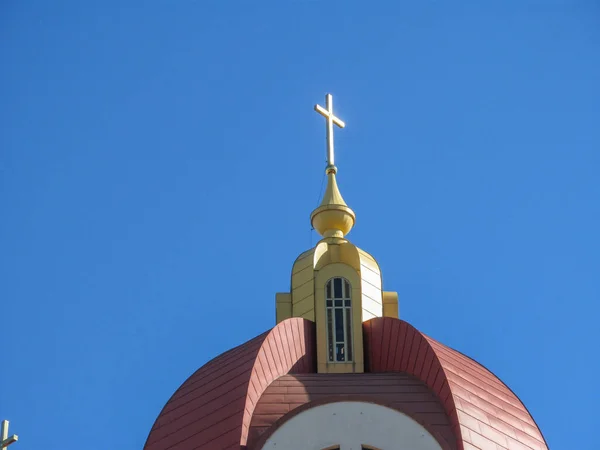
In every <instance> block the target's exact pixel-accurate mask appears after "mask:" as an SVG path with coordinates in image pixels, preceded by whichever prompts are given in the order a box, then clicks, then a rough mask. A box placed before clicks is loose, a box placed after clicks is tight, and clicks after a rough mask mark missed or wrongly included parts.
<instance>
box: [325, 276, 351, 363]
mask: <svg viewBox="0 0 600 450" xmlns="http://www.w3.org/2000/svg"><path fill="white" fill-rule="evenodd" d="M337 280H340V281H339V283H341V288H340V289H339V290H340V291H341V295H339V296H338V295H336V291H337V289H336V287H337V286H336V285H337V283H336V281H337ZM338 302H340V303H339V304H337V303H338ZM336 311H340V312H341V316H342V329H343V330H342V332H343V339H342V340H341V341H340V340H338V336H337V331H338V329H337V326H338V323H337V320H336V316H337V314H336ZM352 320H353V313H352V284H350V281H349V280H348V279H346V278H344V277H339V276H338V277H332V278H330V279H328V280H327V282H326V283H325V323H326V329H327V333H326V338H327V362H328V363H329V364H333V363H336V364H343V363H351V362H353V360H354V342H353V341H354V333H353V328H352ZM339 345H341V346H342V354H343V360H341V361H340V360H338V346H339Z"/></svg>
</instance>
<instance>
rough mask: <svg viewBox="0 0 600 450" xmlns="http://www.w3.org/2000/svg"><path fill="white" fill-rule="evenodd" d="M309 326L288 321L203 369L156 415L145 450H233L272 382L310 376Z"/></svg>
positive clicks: (243, 441)
mask: <svg viewBox="0 0 600 450" xmlns="http://www.w3.org/2000/svg"><path fill="white" fill-rule="evenodd" d="M314 335H315V331H314V323H313V322H310V321H308V320H306V319H299V318H293V319H288V320H285V321H283V322H281V323H279V324H278V325H277V326H276V327H275V328H273V329H271V330H270V331H268V332H266V333H263V334H261V335H260V336H257V337H256V338H254V339H252V340H250V341H248V342H246V343H245V344H242V345H240V346H239V347H236V348H234V349H232V350H229V351H228V352H225V353H223V354H222V355H220V356H218V357H216V358H215V359H213V360H212V361H210V362H208V363H207V364H205V365H204V366H203V367H202V368H200V369H199V370H198V371H196V372H195V373H194V374H193V375H192V376H191V377H189V378H188V379H187V380H186V381H185V382H184V383H183V384H182V385H181V387H180V388H179V389H178V390H177V391H176V392H175V393H174V394H173V396H172V397H171V399H170V400H169V401H168V402H167V404H166V405H165V407H164V408H163V410H162V411H161V413H160V414H159V416H158V418H157V419H156V422H155V423H154V426H153V427H152V430H151V431H150V434H149V435H148V439H147V440H146V444H145V446H144V449H145V450H167V449H170V450H183V449H185V450H187V449H206V450H208V449H211V450H215V449H219V450H225V449H237V450H239V448H240V445H245V444H246V438H247V435H248V428H249V426H250V420H251V418H252V413H253V411H254V406H255V404H256V402H257V401H258V399H259V398H260V396H261V395H262V393H263V391H264V390H265V389H266V388H267V386H269V385H270V384H271V382H272V381H273V380H275V379H276V378H278V377H280V376H281V375H285V374H287V373H311V372H314V371H315V367H314V361H315V359H316V358H315V350H314Z"/></svg>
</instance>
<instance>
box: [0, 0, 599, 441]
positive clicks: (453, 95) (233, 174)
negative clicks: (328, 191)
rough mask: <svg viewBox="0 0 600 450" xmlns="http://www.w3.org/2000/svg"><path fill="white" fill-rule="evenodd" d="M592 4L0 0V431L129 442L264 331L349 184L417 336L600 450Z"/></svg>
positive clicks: (357, 236) (363, 242)
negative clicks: (313, 222) (330, 97)
mask: <svg viewBox="0 0 600 450" xmlns="http://www.w3.org/2000/svg"><path fill="white" fill-rule="evenodd" d="M599 21H600V6H599V5H598V3H597V2H595V1H593V0H589V1H584V0H580V1H577V0H574V1H566V0H564V1H552V0H551V1H541V0H536V1H533V0H520V1H503V2H498V1H496V2H479V1H463V2H460V3H459V2H433V1H426V2H396V1H387V2H384V1H374V2H365V1H361V2H358V1H344V2H342V1H336V0H333V1H327V2H326V1H321V0H278V1H275V0H272V1H267V0H256V1H252V2H249V1H242V0H220V1H216V0H202V1H201V0H196V1H192V0H170V1H167V0H155V1H144V2H131V1H104V2H82V1H75V0H72V1H66V0H65V1H55V2H50V1H47V0H38V1H20V2H17V1H4V2H2V5H1V6H0V63H1V65H2V70H0V86H1V88H0V89H1V93H2V94H1V98H2V102H1V104H0V123H1V127H2V132H1V133H0V170H1V176H0V208H1V212H0V217H1V220H0V300H1V303H0V305H1V310H2V342H3V345H2V348H3V351H2V356H1V358H2V371H0V418H6V419H9V420H11V431H13V432H15V433H18V434H19V435H20V441H19V443H18V444H16V445H15V448H17V449H19V450H33V449H40V448H45V449H54V448H57V449H58V448H60V449H61V450H71V449H73V450H76V449H77V450H79V449H82V448H85V449H89V450H95V449H105V448H107V447H110V448H124V449H129V448H131V449H139V448H141V446H142V445H143V443H144V441H145V439H146V436H147V433H148V432H149V430H150V427H151V426H152V423H153V421H154V419H155V418H156V416H157V415H158V413H159V411H160V409H161V408H162V406H163V405H164V403H165V402H166V401H167V399H168V398H169V396H170V395H171V394H172V393H173V392H174V390H175V389H176V388H177V387H178V386H179V385H180V383H181V382H183V381H184V379H185V378H186V377H187V376H188V375H189V374H190V373H191V372H193V371H194V370H196V369H197V368H198V367H200V366H201V365H202V364H204V363H205V362H206V361H207V360H208V359H210V358H212V357H214V356H215V355H217V354H219V353H221V352H223V351H225V350H227V349H229V348H231V347H232V346H234V345H237V344H240V343H242V342H245V341H246V340H248V339H250V338H252V337H254V336H255V335H257V334H259V333H261V332H262V331H264V330H266V329H269V328H270V327H271V326H273V324H274V315H275V312H274V311H275V310H274V301H275V292H277V291H286V290H288V288H289V282H290V269H291V265H292V262H293V261H294V259H295V258H296V256H297V255H298V254H299V253H300V252H302V251H303V250H306V249H307V248H309V247H310V246H312V245H314V243H315V242H316V241H317V236H316V235H315V233H314V232H311V229H310V223H309V214H310V212H311V211H312V209H314V207H315V206H316V205H317V203H318V197H319V193H320V188H321V183H322V180H323V169H324V158H325V147H324V124H323V119H322V118H321V117H320V116H319V115H317V114H316V113H315V112H314V111H313V110H312V108H313V105H314V104H315V103H317V102H319V103H322V102H323V100H324V95H325V93H326V92H332V93H333V94H334V99H335V106H336V109H337V112H338V114H339V116H340V117H341V118H342V119H343V120H345V121H346V124H347V126H346V128H345V129H344V130H342V131H339V132H337V134H336V163H337V165H338V167H339V174H338V181H339V184H340V188H341V190H342V193H343V195H344V197H345V199H346V201H347V203H348V204H349V205H350V206H351V207H352V208H353V209H354V211H355V212H356V214H357V224H356V227H355V228H354V230H353V231H352V232H351V234H350V235H349V238H350V239H351V240H352V241H353V242H354V243H356V244H357V245H359V246H360V247H362V248H364V249H365V250H367V251H369V252H370V253H371V254H373V255H374V256H375V257H376V258H377V259H378V260H379V262H380V264H381V267H382V270H383V279H384V288H385V289H386V290H394V291H398V293H399V297H400V314H401V318H403V319H405V320H407V321H409V322H410V323H412V324H413V325H415V326H416V327H417V328H419V329H420V330H421V331H423V332H425V333H427V334H429V335H431V336H432V337H434V338H436V339H438V340H440V341H442V342H444V343H445V344H447V345H450V346H452V347H454V348H456V349H458V350H460V351H462V352H463V353H466V354H468V355H469V356H472V357H473V358H475V359H477V360H478V361H480V362H481V363H483V364H484V365H486V366H487V367H488V368H490V369H491V370H492V371H493V372H494V373H496V374H497V375H498V376H499V377H501V378H502V379H503V380H504V381H505V382H506V383H507V384H508V385H509V386H510V387H511V388H512V389H513V390H514V391H515V392H516V393H517V394H518V395H519V396H520V398H521V399H522V400H523V401H524V403H525V404H526V406H527V407H528V408H529V410H530V411H531V413H532V414H533V416H534V418H535V419H536V421H537V422H538V424H539V426H540V427H541V429H542V431H543V433H544V434H545V436H546V439H547V441H548V443H549V445H550V447H551V448H552V449H553V450H554V449H566V450H570V449H579V450H587V449H590V450H591V449H593V448H596V447H594V441H595V442H597V436H595V433H596V430H597V428H598V425H599V422H598V419H597V410H598V409H597V403H598V399H599V398H600V392H599V388H598V383H597V373H598V370H599V369H600V367H599V363H598V358H597V355H598V349H597V347H598V343H599V342H600V339H599V337H598V332H597V329H598V326H597V321H598V315H599V313H600V307H599V304H600V280H599V274H600V237H599V236H600V234H599V232H598V230H599V227H600V202H599V198H600V183H599V182H598V170H599V169H600V152H599V148H600V127H599V126H598V124H599V123H600V56H599V53H598V48H599V46H600V26H599Z"/></svg>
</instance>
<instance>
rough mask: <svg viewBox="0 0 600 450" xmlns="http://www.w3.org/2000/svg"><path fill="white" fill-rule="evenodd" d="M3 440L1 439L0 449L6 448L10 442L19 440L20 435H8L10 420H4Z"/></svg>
mask: <svg viewBox="0 0 600 450" xmlns="http://www.w3.org/2000/svg"><path fill="white" fill-rule="evenodd" d="M1 437H2V440H0V450H4V449H5V448H6V447H8V446H9V445H10V444H12V443H14V442H17V441H18V440H19V436H17V435H16V434H13V435H12V436H11V437H8V420H3V421H2V436H1Z"/></svg>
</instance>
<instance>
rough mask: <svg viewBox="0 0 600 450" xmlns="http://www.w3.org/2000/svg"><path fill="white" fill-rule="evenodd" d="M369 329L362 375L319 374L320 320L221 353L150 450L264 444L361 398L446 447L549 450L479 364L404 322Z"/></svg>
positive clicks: (245, 449)
mask: <svg viewBox="0 0 600 450" xmlns="http://www.w3.org/2000/svg"><path fill="white" fill-rule="evenodd" d="M363 327H364V333H363V337H364V349H365V358H366V361H367V362H366V366H365V373H361V374H327V373H322V374H321V373H316V352H315V327H314V323H313V322H311V321H308V320H306V319H300V318H291V319H287V320H284V321H283V322H281V323H279V324H278V325H277V326H275V327H274V328H273V329H271V330H270V331H268V332H266V333H263V334H261V335H259V336H257V337H256V338H254V339H251V340H250V341H248V342H246V343H245V344H242V345H240V346H239V347H236V348H234V349H232V350H229V351H228V352H225V353H223V354H222V355H220V356H218V357H216V358H215V359H213V360H212V361H210V362H208V363H207V364H205V365H204V366H203V367H201V368H200V369H198V371H196V372H195V373H194V374H193V375H192V376H191V377H190V378H188V379H187V380H186V381H185V382H184V383H183V384H182V385H181V386H180V388H179V389H178V390H177V391H176V392H175V393H174V394H173V396H172V397H171V399H170V400H169V401H168V402H167V404H166V405H165V407H164V408H163V410H162V411H161V413H160V414H159V416H158V418H157V419H156V422H155V423H154V426H153V427H152V430H151V431H150V434H149V436H148V439H147V441H146V445H145V446H144V449H145V450H168V449H169V450H175V449H177V450H192V449H205V450H208V449H212V450H222V449H223V450H224V449H235V450H260V449H262V448H263V445H264V444H265V442H267V439H268V438H269V436H271V435H272V434H273V433H274V432H275V431H276V430H278V429H279V428H280V427H281V426H282V425H283V424H285V423H286V422H288V421H289V420H291V419H292V418H293V417H295V416H296V415H298V414H301V413H302V412H303V411H306V410H308V409H311V408H316V407H318V406H320V405H324V404H328V403H333V402H340V401H346V402H348V401H354V402H365V403H374V404H379V405H383V406H386V407H388V408H392V409H394V410H396V411H398V412H399V413H402V414H404V415H406V416H408V417H409V418H410V419H412V420H413V421H415V422H416V423H418V424H419V425H420V426H422V427H423V428H424V429H425V430H427V432H428V433H429V434H430V435H431V436H432V437H433V438H434V439H435V440H436V441H437V443H438V444H439V447H440V448H442V449H444V450H446V449H448V450H454V449H456V450H477V449H481V450H487V449H493V450H499V449H509V450H513V449H517V450H532V449H533V450H547V448H548V447H547V445H546V442H545V440H544V437H543V436H542V433H541V432H540V430H539V428H538V427H537V425H536V423H535V421H534V420H533V418H532V417H531V415H530V414H529V412H528V411H527V409H526V408H525V406H524V405H523V403H522V402H521V401H520V400H519V398H518V397H517V396H516V395H515V394H514V393H513V392H512V391H511V390H510V389H509V388H508V387H507V386H506V385H505V384H504V383H503V382H502V381H501V380H499V379H498V378H497V377H496V376H495V375H494V374H493V373H492V372H490V371H489V370H487V369H486V368H485V367H483V366H482V365H481V364H479V363H477V362H476V361H474V360H472V359H471V358H469V357H467V356H465V355H463V354H462V353H460V352H458V351H456V350H453V349H451V348H449V347H447V346H445V345H443V344H441V343H439V342H437V341H436V340H434V339H432V338H430V337H428V336H426V335H425V334H423V333H421V332H420V331H418V330H417V329H415V328H414V327H412V326H411V325H409V324H408V323H407V322H405V321H402V320H400V319H394V318H390V317H378V318H374V319H371V320H369V321H367V322H365V323H364V324H363ZM386 450H387V449H386Z"/></svg>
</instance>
